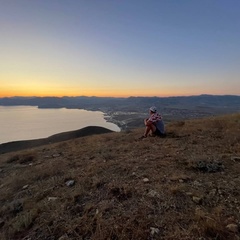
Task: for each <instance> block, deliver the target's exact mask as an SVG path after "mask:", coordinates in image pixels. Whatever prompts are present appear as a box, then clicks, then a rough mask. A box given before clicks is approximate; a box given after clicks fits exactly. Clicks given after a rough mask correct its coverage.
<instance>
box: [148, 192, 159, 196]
mask: <svg viewBox="0 0 240 240" xmlns="http://www.w3.org/2000/svg"><path fill="white" fill-rule="evenodd" d="M147 195H148V196H150V197H159V194H158V192H156V191H154V190H150V191H149V193H148V194H147Z"/></svg>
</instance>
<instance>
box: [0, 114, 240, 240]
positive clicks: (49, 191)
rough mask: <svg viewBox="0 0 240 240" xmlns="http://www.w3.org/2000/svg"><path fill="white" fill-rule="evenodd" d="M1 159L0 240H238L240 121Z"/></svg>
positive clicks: (182, 125)
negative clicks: (161, 135)
mask: <svg viewBox="0 0 240 240" xmlns="http://www.w3.org/2000/svg"><path fill="white" fill-rule="evenodd" d="M167 132H168V137H166V138H164V139H162V138H157V137H155V138H151V137H150V138H147V139H144V140H142V141H137V140H136V139H137V138H138V137H140V136H141V135H142V133H143V129H136V130H133V131H132V132H131V131H129V132H121V133H106V134H102V135H92V136H86V137H82V138H77V139H73V140H69V141H65V142H61V143H54V144H50V145H45V146H40V147H36V148H32V149H29V150H23V151H19V152H12V153H6V154H2V155H0V192H1V194H0V203H1V204H0V239H3V240H4V239H14V240H15V239H25V240H27V239H28V240H35V239H58V240H66V239H82V240H83V239H84V240H87V239H93V240H103V239H109V240H110V239H112V240H125V239H126V240H128V239H134V240H141V239H143V240H154V239H240V231H239V230H240V229H239V227H240V114H236V115H228V116H222V117H216V118H208V119H201V120H191V121H190V120H189V121H181V122H173V123H171V124H168V125H167Z"/></svg>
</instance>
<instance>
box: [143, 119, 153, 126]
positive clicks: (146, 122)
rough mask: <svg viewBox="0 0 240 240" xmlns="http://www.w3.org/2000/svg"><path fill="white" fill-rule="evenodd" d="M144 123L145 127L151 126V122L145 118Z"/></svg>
mask: <svg viewBox="0 0 240 240" xmlns="http://www.w3.org/2000/svg"><path fill="white" fill-rule="evenodd" d="M144 123H145V126H149V125H151V124H152V123H153V122H152V120H151V118H146V119H145V120H144Z"/></svg>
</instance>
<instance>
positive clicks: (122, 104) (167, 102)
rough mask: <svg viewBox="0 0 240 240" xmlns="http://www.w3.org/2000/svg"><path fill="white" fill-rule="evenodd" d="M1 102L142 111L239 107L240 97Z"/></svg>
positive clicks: (6, 102)
mask: <svg viewBox="0 0 240 240" xmlns="http://www.w3.org/2000/svg"><path fill="white" fill-rule="evenodd" d="M0 105H3V106H13V105H28V106H38V107H39V108H62V107H66V108H82V109H89V110H102V109H107V110H110V109H111V110H115V111H116V110H118V111H126V110H127V111H129V110H131V111H140V112H141V111H145V110H146V108H147V109H148V108H149V106H151V105H156V106H159V107H161V108H164V107H172V108H173V107H177V108H197V107H214V108H231V109H235V110H237V111H238V110H239V109H240V96H237V95H199V96H187V97H129V98H112V97H85V96H81V97H11V98H0Z"/></svg>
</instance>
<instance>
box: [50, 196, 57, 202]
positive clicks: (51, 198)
mask: <svg viewBox="0 0 240 240" xmlns="http://www.w3.org/2000/svg"><path fill="white" fill-rule="evenodd" d="M57 199H58V198H57V197H48V201H55V200H57Z"/></svg>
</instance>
